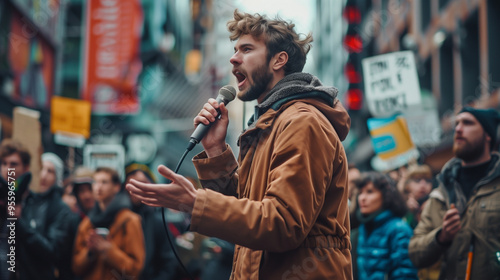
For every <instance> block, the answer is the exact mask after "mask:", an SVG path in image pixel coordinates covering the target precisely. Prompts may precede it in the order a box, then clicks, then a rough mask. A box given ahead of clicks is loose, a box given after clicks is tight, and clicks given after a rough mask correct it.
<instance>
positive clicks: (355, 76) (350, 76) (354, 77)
mask: <svg viewBox="0 0 500 280" xmlns="http://www.w3.org/2000/svg"><path fill="white" fill-rule="evenodd" d="M344 72H345V76H346V78H347V81H348V82H349V84H359V83H361V73H359V71H358V70H356V67H355V66H354V64H353V63H352V62H347V63H346V64H345V68H344Z"/></svg>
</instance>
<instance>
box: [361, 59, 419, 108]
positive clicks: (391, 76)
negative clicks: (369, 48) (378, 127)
mask: <svg viewBox="0 0 500 280" xmlns="http://www.w3.org/2000/svg"><path fill="white" fill-rule="evenodd" d="M362 65H363V78H364V83H365V93H366V101H367V104H368V109H369V110H370V113H371V114H372V115H373V116H374V117H388V116H391V115H394V114H395V113H398V112H401V113H402V112H405V110H407V109H408V107H409V106H411V105H417V104H420V84H419V82H418V76H417V71H416V68H415V58H414V56H413V53H412V52H411V51H402V52H394V53H389V54H383V55H378V56H373V57H369V58H365V59H363V61H362Z"/></svg>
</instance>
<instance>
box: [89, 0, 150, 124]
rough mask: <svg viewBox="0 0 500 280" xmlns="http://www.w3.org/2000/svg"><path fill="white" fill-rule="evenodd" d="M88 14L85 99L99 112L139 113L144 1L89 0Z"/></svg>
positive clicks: (93, 109) (93, 110)
mask: <svg viewBox="0 0 500 280" xmlns="http://www.w3.org/2000/svg"><path fill="white" fill-rule="evenodd" d="M86 13H87V16H86V21H87V22H86V35H85V56H84V57H85V61H84V70H83V74H84V77H83V79H84V81H83V83H82V85H83V86H82V99H85V100H88V101H90V102H91V103H92V112H93V113H96V114H131V113H136V112H137V111H138V110H139V100H138V96H137V77H138V76H139V74H140V71H141V69H142V63H141V60H140V57H139V47H140V42H141V27H142V23H143V13H142V7H141V1H140V0H89V1H87V10H86Z"/></svg>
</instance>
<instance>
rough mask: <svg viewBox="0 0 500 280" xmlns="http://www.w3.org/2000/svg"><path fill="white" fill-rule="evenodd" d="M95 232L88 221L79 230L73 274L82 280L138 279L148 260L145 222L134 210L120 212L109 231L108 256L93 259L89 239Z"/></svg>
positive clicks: (75, 246)
mask: <svg viewBox="0 0 500 280" xmlns="http://www.w3.org/2000/svg"><path fill="white" fill-rule="evenodd" d="M92 228H93V225H92V224H91V222H90V219H89V218H88V217H86V218H85V219H84V220H83V221H82V222H81V224H80V226H79V227H78V233H77V235H76V239H75V245H74V249H73V272H74V273H75V275H77V276H80V277H81V278H82V279H85V280H86V279H89V280H90V279H92V280H94V279H137V277H138V276H139V274H140V272H141V270H142V268H143V265H144V259H145V256H146V254H145V251H144V236H143V233H142V226H141V218H140V216H139V215H137V214H135V213H133V212H132V211H131V210H128V209H123V210H120V212H118V214H117V215H116V217H115V221H114V222H113V224H112V225H111V227H110V228H109V235H108V238H109V240H110V241H111V243H112V247H111V249H109V250H108V251H107V252H106V253H105V254H104V255H100V256H96V255H93V256H92V255H91V254H90V255H89V250H88V247H87V245H86V239H87V235H88V232H89V230H91V229H92Z"/></svg>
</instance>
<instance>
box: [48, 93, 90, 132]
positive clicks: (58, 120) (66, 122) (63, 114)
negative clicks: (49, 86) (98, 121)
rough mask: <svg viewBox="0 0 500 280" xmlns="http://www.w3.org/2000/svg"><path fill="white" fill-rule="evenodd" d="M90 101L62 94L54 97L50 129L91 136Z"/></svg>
mask: <svg viewBox="0 0 500 280" xmlns="http://www.w3.org/2000/svg"><path fill="white" fill-rule="evenodd" d="M90 111H91V108H90V102H88V101H85V100H79V99H71V98H65V97H60V96H54V97H53V98H52V105H51V111H50V131H51V132H52V133H53V134H56V133H57V132H69V133H75V134H79V135H82V136H83V137H85V138H89V136H90Z"/></svg>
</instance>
